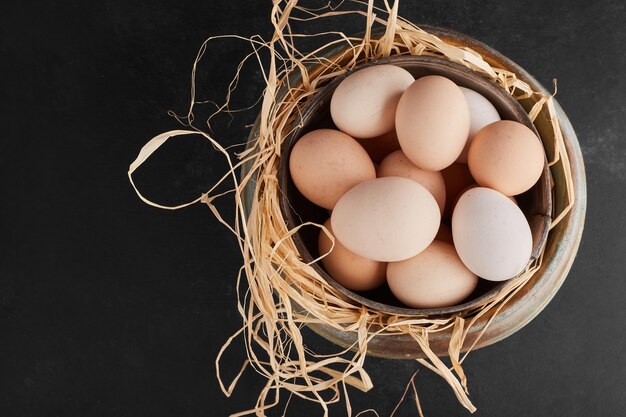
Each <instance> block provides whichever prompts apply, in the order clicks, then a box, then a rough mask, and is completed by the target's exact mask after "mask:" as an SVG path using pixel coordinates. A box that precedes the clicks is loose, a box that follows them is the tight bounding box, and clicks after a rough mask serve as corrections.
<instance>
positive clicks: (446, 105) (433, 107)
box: [396, 75, 470, 171]
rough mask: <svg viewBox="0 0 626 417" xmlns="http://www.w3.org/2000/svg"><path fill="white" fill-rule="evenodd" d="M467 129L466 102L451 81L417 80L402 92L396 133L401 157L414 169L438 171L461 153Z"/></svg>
mask: <svg viewBox="0 0 626 417" xmlns="http://www.w3.org/2000/svg"><path fill="white" fill-rule="evenodd" d="M469 128H470V113H469V107H468V106H467V100H465V96H464V95H463V92H462V91H461V89H460V88H459V87H458V86H457V85H456V84H455V83H454V82H452V81H450V80H449V79H447V78H445V77H441V76H438V75H429V76H426V77H422V78H419V79H418V80H416V81H415V82H414V83H413V84H411V85H410V86H409V88H407V89H406V91H405V92H404V94H402V97H401V98H400V101H399V102H398V109H397V110H396V133H397V134H398V140H399V141H400V146H401V147H402V151H403V152H404V154H405V155H406V156H407V157H408V158H409V159H410V160H411V161H412V162H413V163H414V164H415V165H417V166H418V167H420V168H422V169H426V170H429V171H441V170H442V169H444V168H445V167H447V166H449V165H450V164H452V163H453V162H454V161H455V160H456V159H457V158H458V157H459V155H460V154H461V151H462V150H463V147H464V146H465V142H466V141H467V136H468V133H469Z"/></svg>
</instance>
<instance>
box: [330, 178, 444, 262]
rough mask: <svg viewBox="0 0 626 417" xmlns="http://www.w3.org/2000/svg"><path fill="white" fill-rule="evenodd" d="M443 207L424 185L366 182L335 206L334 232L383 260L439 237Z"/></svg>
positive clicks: (420, 247) (401, 256) (354, 247)
mask: <svg viewBox="0 0 626 417" xmlns="http://www.w3.org/2000/svg"><path fill="white" fill-rule="evenodd" d="M439 221H440V215H439V206H437V202H436V201H435V198H434V197H433V196H432V195H431V194H430V193H429V192H428V190H426V188H424V187H423V186H421V185H420V184H418V183H417V182H415V181H412V180H409V179H407V178H401V177H385V178H377V179H375V180H371V181H366V182H363V183H361V184H359V185H357V186H356V187H354V188H353V189H351V190H350V191H348V192H347V193H346V194H345V195H344V196H343V197H341V199H339V201H338V202H337V205H336V206H335V209H334V210H333V213H332V215H331V224H332V228H333V231H334V233H335V236H336V237H337V239H339V241H340V242H341V243H342V244H343V245H344V246H345V247H346V248H348V249H349V250H350V251H352V252H354V253H356V254H358V255H361V256H364V257H366V258H369V259H374V260H377V261H381V262H389V261H401V260H403V259H407V258H410V257H412V256H415V255H417V254H418V253H419V252H421V251H422V250H424V249H425V248H426V247H427V246H428V245H429V244H430V243H431V242H432V241H433V239H434V238H435V235H436V234H437V229H438V228H439Z"/></svg>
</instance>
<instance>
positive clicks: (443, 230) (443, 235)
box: [435, 223, 454, 245]
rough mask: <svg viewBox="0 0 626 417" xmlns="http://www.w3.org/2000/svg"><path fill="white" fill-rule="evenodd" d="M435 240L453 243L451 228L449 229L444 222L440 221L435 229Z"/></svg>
mask: <svg viewBox="0 0 626 417" xmlns="http://www.w3.org/2000/svg"><path fill="white" fill-rule="evenodd" d="M435 240H439V241H441V242H446V243H449V244H451V245H453V244H454V240H453V239H452V229H450V228H449V227H448V226H446V225H445V224H444V223H441V224H440V225H439V230H438V231H437V235H436V236H435Z"/></svg>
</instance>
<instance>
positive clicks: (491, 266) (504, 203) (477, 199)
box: [452, 187, 533, 281]
mask: <svg viewBox="0 0 626 417" xmlns="http://www.w3.org/2000/svg"><path fill="white" fill-rule="evenodd" d="M452 236H453V238H454V246H455V247H456V250H457V252H458V254H459V257H460V258H461V260H462V261H463V263H464V264H465V266H467V267H468V268H469V270H470V271H472V272H473V273H475V274H476V275H478V276H479V277H482V278H485V279H487V280H490V281H504V280H507V279H510V278H513V277H514V276H516V275H517V274H519V273H520V272H522V271H523V270H524V268H525V267H526V265H527V264H528V261H529V259H530V255H531V253H532V244H533V240H532V233H531V230H530V226H529V225H528V222H527V221H526V218H525V217H524V213H522V211H521V210H520V209H519V207H517V206H516V205H515V204H514V203H513V202H512V201H511V200H509V199H508V198H507V197H506V196H505V195H503V194H501V193H499V192H498V191H495V190H492V189H490V188H484V187H478V188H472V189H470V190H469V191H466V192H465V193H464V194H463V195H462V196H461V198H460V199H459V202H458V203H457V205H456V208H455V209H454V213H453V215H452Z"/></svg>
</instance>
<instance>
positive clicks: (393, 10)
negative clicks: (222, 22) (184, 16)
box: [128, 0, 574, 416]
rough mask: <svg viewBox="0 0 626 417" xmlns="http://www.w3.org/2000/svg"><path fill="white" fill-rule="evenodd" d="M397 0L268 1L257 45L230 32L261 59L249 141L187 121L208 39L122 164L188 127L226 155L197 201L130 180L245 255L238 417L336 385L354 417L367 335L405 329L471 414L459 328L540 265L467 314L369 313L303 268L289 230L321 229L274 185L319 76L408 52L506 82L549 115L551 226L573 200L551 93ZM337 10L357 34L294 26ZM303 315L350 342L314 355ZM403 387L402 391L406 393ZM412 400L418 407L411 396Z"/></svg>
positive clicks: (533, 113) (325, 393) (496, 306)
mask: <svg viewBox="0 0 626 417" xmlns="http://www.w3.org/2000/svg"><path fill="white" fill-rule="evenodd" d="M398 5H399V2H398V1H396V2H395V3H394V4H393V5H390V4H388V3H387V1H385V3H384V5H383V8H377V7H375V6H374V1H373V0H369V2H361V1H358V0H357V1H350V2H344V4H342V5H341V6H342V7H341V8H333V7H330V6H326V7H324V8H321V9H315V10H312V9H307V8H304V7H302V6H301V5H298V1H297V0H285V1H280V0H274V7H273V9H272V12H271V23H272V25H273V27H274V34H273V36H272V38H271V39H270V40H268V41H265V40H263V39H261V38H260V37H257V36H255V37H252V38H249V39H248V38H241V37H239V36H231V37H232V38H239V39H245V40H246V41H248V42H250V45H252V52H251V53H250V55H248V57H247V58H246V59H248V58H252V59H258V62H259V65H260V67H261V70H262V73H263V77H264V79H265V82H266V87H265V90H264V92H263V95H262V97H261V112H260V116H259V118H258V120H257V122H258V128H259V133H258V137H256V140H255V141H254V142H253V143H251V144H249V146H248V147H247V148H246V150H245V151H244V152H241V153H239V154H236V155H234V154H231V153H230V152H229V150H228V149H227V148H225V147H224V146H222V145H221V144H220V142H219V141H218V140H217V139H215V138H213V137H212V136H211V134H210V133H208V132H209V130H208V129H206V127H204V128H201V127H197V126H196V125H195V124H194V118H193V109H194V105H195V104H196V103H195V73H196V69H197V66H198V64H199V62H200V61H201V59H202V57H203V55H204V54H205V52H206V49H207V45H208V43H209V42H210V41H211V40H213V39H215V38H209V39H207V41H205V43H204V44H203V45H202V47H201V49H200V51H199V53H198V56H197V59H196V62H195V63H194V66H193V71H192V88H191V104H190V108H189V112H188V114H187V115H186V116H185V117H177V119H178V120H179V122H181V123H182V124H183V125H185V128H184V129H181V130H174V131H170V132H165V133H163V134H161V135H159V136H157V137H155V138H153V139H152V140H150V141H149V142H148V143H147V144H146V145H145V146H144V147H143V148H142V149H141V151H140V153H139V156H138V157H137V159H136V160H135V161H134V162H133V163H132V164H131V166H130V168H129V171H128V176H129V179H130V181H131V184H133V187H135V185H134V183H133V178H132V174H133V172H134V171H135V170H136V169H137V168H138V167H139V166H141V164H142V163H143V162H145V161H146V160H147V159H148V158H149V157H150V155H151V154H152V153H153V152H155V151H156V150H157V149H158V148H159V146H161V145H162V144H163V143H164V142H166V141H167V140H168V139H170V138H172V137H175V136H180V135H189V134H194V135H200V136H203V137H204V138H206V139H207V140H209V141H210V142H211V143H212V144H213V146H214V148H215V149H216V150H217V151H218V152H220V153H221V154H223V156H224V158H225V159H226V161H227V162H228V165H229V170H228V172H226V173H225V174H224V176H223V177H222V178H221V179H220V181H218V183H217V184H215V186H214V187H213V188H211V189H210V190H208V191H207V192H206V193H204V194H202V195H201V196H199V197H198V198H197V199H196V200H194V201H192V202H189V203H186V204H181V205H178V206H163V205H159V204H157V203H154V202H152V201H150V200H148V199H147V198H145V197H143V196H142V195H141V193H140V192H139V191H138V190H137V188H136V187H135V190H136V191H137V194H138V195H139V196H140V198H141V199H142V200H143V201H144V202H146V203H147V204H150V205H153V206H156V207H160V208H165V209H178V208H182V207H185V206H188V205H190V204H194V203H198V202H201V203H204V204H206V205H207V206H208V207H209V208H210V209H211V211H212V212H213V214H214V215H215V216H216V218H217V219H218V220H219V221H220V222H221V223H223V224H224V225H225V226H226V227H227V228H228V229H229V230H230V231H231V232H232V233H233V234H235V236H236V237H237V241H238V244H239V247H240V249H241V253H242V256H243V266H242V267H241V269H240V273H239V275H238V276H237V295H238V299H237V308H238V311H239V313H240V315H241V319H242V326H241V329H240V330H239V331H237V332H236V333H235V334H234V335H232V336H231V337H230V338H229V339H228V340H227V341H226V342H225V344H224V346H223V347H222V349H221V350H220V352H219V355H218V357H217V359H216V370H217V377H218V380H219V383H220V386H221V388H222V390H223V392H224V394H225V395H227V396H230V395H231V393H232V392H233V390H234V388H235V386H236V384H237V382H238V380H239V378H240V376H241V375H242V374H243V373H244V370H245V369H246V368H247V367H249V366H250V367H252V368H253V369H254V370H255V371H256V372H258V373H259V374H261V375H263V376H264V377H265V378H266V379H267V383H266V385H265V387H264V388H263V389H262V390H261V392H260V393H259V397H258V399H257V402H256V404H255V405H254V406H253V407H252V408H251V409H250V410H246V411H242V412H241V413H238V414H237V415H245V414H256V415H259V416H262V415H265V411H266V410H267V409H269V408H271V407H274V406H276V405H277V404H279V402H280V401H281V398H282V399H285V398H286V397H288V398H291V396H292V395H296V396H298V397H301V398H305V399H308V400H311V401H314V402H317V403H319V404H320V406H321V407H322V409H323V410H324V415H328V405H329V404H331V403H334V402H338V401H340V399H341V397H342V393H343V398H344V402H345V405H346V409H347V411H348V415H351V413H352V410H351V405H350V401H349V397H348V390H347V386H348V385H349V386H352V387H355V388H357V389H359V390H362V391H367V390H369V389H370V388H372V386H373V382H372V381H371V379H370V377H369V376H368V374H367V371H366V369H365V359H366V354H367V352H368V342H369V341H370V340H371V339H372V338H373V337H375V336H382V337H384V336H385V335H397V334H405V335H410V336H411V337H412V338H413V339H414V340H415V347H416V349H421V350H422V351H423V352H424V354H425V358H424V359H420V360H419V362H420V363H421V364H422V365H423V366H425V367H427V368H429V369H431V370H432V371H434V372H435V373H437V374H438V375H440V376H441V377H442V378H444V379H445V380H446V381H447V382H448V384H449V385H450V386H451V388H452V389H453V390H454V393H455V395H456V397H457V398H458V400H459V402H460V403H461V404H462V405H463V406H464V407H466V408H467V409H468V410H470V411H472V412H473V411H474V410H475V409H476V408H475V407H474V405H473V404H472V403H471V401H470V399H469V397H468V389H467V380H466V377H465V374H464V373H463V368H462V366H461V364H462V363H463V360H464V359H465V357H466V356H467V354H468V353H469V351H471V350H472V348H473V346H474V345H471V346H469V348H468V347H467V346H466V347H464V349H463V350H464V351H465V353H464V355H463V356H462V355H461V348H462V347H463V344H464V340H465V337H466V335H467V331H468V329H469V328H470V327H471V325H472V323H474V321H475V320H477V319H478V318H479V317H480V316H482V315H484V314H486V313H487V312H491V313H494V312H495V314H497V313H498V312H499V311H500V310H501V309H502V308H503V306H505V305H506V303H507V301H508V300H509V299H510V298H511V297H512V296H513V295H514V294H515V293H516V292H517V291H518V290H519V289H521V288H522V287H523V286H524V285H525V284H526V283H527V282H528V281H529V279H530V278H531V277H532V275H533V274H534V273H535V272H536V271H537V270H538V269H539V267H540V265H541V261H542V257H539V259H537V261H536V262H534V263H533V264H532V265H530V266H529V267H528V269H527V270H526V271H525V272H524V273H523V274H522V275H521V276H519V277H518V278H516V279H513V280H511V281H510V282H509V283H508V284H507V286H506V287H505V289H504V290H503V291H500V292H499V293H498V295H497V296H496V297H495V298H493V299H491V300H488V301H487V302H485V303H484V304H483V305H481V306H479V307H478V308H475V309H473V310H470V311H465V312H463V313H461V314H455V315H452V316H450V317H443V318H441V317H440V318H429V317H414V316H401V315H390V314H388V313H383V312H380V311H376V310H373V309H370V308H366V307H364V306H362V305H357V304H355V303H353V302H351V301H349V300H346V299H345V298H344V297H343V296H342V295H341V294H339V293H338V292H337V291H336V290H335V289H333V288H332V287H331V286H330V285H328V284H327V283H326V282H325V281H324V280H323V279H322V278H321V277H320V276H319V275H318V274H317V273H316V272H315V271H314V270H313V268H312V267H311V265H309V264H307V263H304V262H303V261H302V260H301V257H300V256H299V254H298V251H297V250H296V247H295V245H294V242H293V240H292V236H293V234H294V233H296V232H297V230H298V229H299V228H301V227H318V228H322V229H323V226H322V225H319V224H313V223H305V224H303V225H300V226H298V227H297V228H296V229H292V230H288V228H287V226H286V224H285V221H284V219H283V217H282V215H281V211H280V190H279V188H278V181H277V172H278V166H279V160H280V158H281V144H282V142H283V140H284V139H285V138H286V137H287V136H288V135H289V133H290V131H291V130H292V129H293V128H294V124H295V123H296V120H297V119H298V116H299V114H300V111H301V109H302V107H303V106H304V105H305V104H306V103H307V101H308V100H310V99H311V97H313V96H314V95H315V93H316V92H317V91H318V90H319V89H320V88H321V87H322V86H323V85H324V84H325V83H326V82H327V81H328V80H330V79H332V78H334V77H336V76H338V75H340V74H343V73H345V72H346V71H349V70H350V69H351V68H353V67H354V66H356V65H358V64H360V63H363V62H367V61H370V60H373V59H377V58H383V57H389V56H392V55H406V54H411V55H431V56H437V57H441V58H445V59H449V60H450V61H454V62H456V63H460V64H462V65H464V66H466V67H467V68H470V69H472V70H474V71H477V72H479V73H481V74H482V75H484V76H486V77H488V78H490V79H491V80H493V81H494V82H495V83H497V84H499V85H500V86H502V87H504V88H505V89H506V90H507V91H508V92H509V93H510V94H511V95H512V96H514V97H515V98H516V99H518V100H523V99H531V100H533V101H534V102H535V104H534V106H533V107H532V109H531V110H530V111H529V116H530V118H531V120H535V118H536V117H537V116H538V115H539V114H540V113H545V114H546V115H547V116H548V118H549V119H550V120H551V126H552V132H551V134H550V135H543V137H542V140H543V142H544V145H545V147H546V153H547V154H548V155H551V156H553V158H552V160H551V161H550V162H549V165H550V167H551V169H552V170H553V171H554V170H560V171H562V172H563V175H564V177H565V180H566V181H565V188H566V192H567V194H568V200H569V205H567V206H566V207H565V208H564V209H563V210H561V211H560V212H556V213H553V216H552V218H553V219H554V220H553V225H552V226H554V225H556V224H557V223H558V222H559V221H561V219H563V217H564V216H566V215H567V213H568V212H569V210H570V208H571V206H572V204H573V202H574V191H573V185H572V178H571V173H570V169H569V161H568V159H567V152H566V150H565V144H564V142H563V137H562V135H561V131H560V128H559V123H558V118H557V115H556V111H555V108H554V104H553V101H552V96H551V95H549V96H546V95H544V94H543V93H541V92H538V91H532V89H531V88H530V87H529V86H528V85H527V84H526V83H524V82H522V81H521V80H519V79H518V78H517V77H516V75H515V74H514V73H511V72H509V71H506V70H504V69H501V68H495V67H492V66H491V65H490V64H489V63H488V62H486V61H485V60H483V58H482V57H481V56H480V55H479V54H478V53H476V52H475V51H473V50H471V49H469V48H464V47H458V46H454V45H451V44H448V43H446V42H444V41H442V40H441V39H439V38H437V37H436V36H434V35H432V34H430V33H428V32H426V31H424V30H422V29H420V28H419V27H417V26H415V25H414V24H412V23H410V22H408V21H406V20H404V19H402V18H401V17H399V16H398ZM337 16H342V17H348V18H351V19H355V18H357V17H358V18H360V19H362V21H363V24H364V26H363V30H364V35H363V36H358V37H354V36H347V35H345V34H343V33H342V32H341V31H340V30H338V31H336V32H324V33H308V34H304V33H296V32H294V31H292V26H293V24H294V23H298V24H299V25H303V22H309V23H308V26H310V27H315V21H317V20H319V19H326V18H330V17H333V18H335V17H337ZM305 26H306V24H305ZM377 29H378V30H380V31H382V32H381V33H383V35H382V36H378V37H374V36H372V33H373V31H376V30H377ZM319 36H325V38H324V39H326V37H327V38H331V39H332V40H330V41H328V42H327V43H326V44H324V45H323V46H321V47H319V48H316V49H314V50H309V51H302V50H300V49H299V46H300V43H306V42H303V41H305V40H306V39H307V38H311V37H313V38H315V37H319ZM338 46H342V47H344V48H343V52H342V53H340V54H338V55H335V56H333V57H332V58H328V57H326V56H323V53H324V51H328V49H329V48H335V47H338ZM261 53H265V54H268V55H269V57H270V59H269V65H265V66H264V65H263V64H262V59H261V57H260V54H261ZM239 68H241V64H240V67H239ZM238 74H239V71H237V75H236V76H235V78H234V80H233V83H232V84H231V88H230V89H229V96H228V97H227V100H226V103H225V104H224V105H223V106H221V107H220V108H219V109H218V111H228V101H229V98H230V92H231V90H232V89H234V86H235V85H236V83H237V81H238ZM294 79H299V80H300V81H299V82H298V83H296V84H293V85H292V84H291V82H290V80H294ZM242 167H245V169H244V175H242V176H241V178H240V177H239V173H240V172H241V168H242ZM229 181H232V184H233V187H232V189H231V191H229V192H227V193H220V194H216V193H215V192H214V190H216V189H217V187H218V186H219V185H220V184H222V183H224V182H229ZM247 187H251V188H252V189H253V199H252V201H253V202H252V205H251V207H249V209H248V208H246V207H245V204H244V190H246V188H247ZM225 195H230V196H234V207H233V208H234V210H235V221H234V223H232V224H231V223H228V222H227V221H225V220H224V218H223V217H222V216H221V215H220V213H219V212H218V211H217V209H216V207H215V206H214V204H213V202H214V201H215V199H216V198H219V197H222V196H225ZM325 231H326V230H325ZM326 232H327V231H326ZM318 260H319V259H318ZM318 260H316V261H318ZM495 314H494V315H493V316H492V318H493V317H495ZM311 323H315V324H323V325H327V326H331V327H333V328H336V329H339V330H342V331H346V332H354V333H355V334H356V335H357V340H358V341H357V343H355V345H354V346H352V347H351V348H350V349H346V350H342V351H338V352H336V353H335V354H333V355H319V354H316V353H315V352H312V351H311V350H309V349H307V348H306V347H305V343H304V340H303V334H302V328H303V326H306V325H307V324H311ZM445 329H452V337H451V339H450V345H449V349H448V353H449V361H450V362H449V364H447V363H445V362H444V361H443V360H442V359H441V358H439V357H437V356H436V355H435V354H434V353H433V352H432V350H431V349H430V348H429V344H428V340H429V334H432V333H434V332H438V331H442V330H445ZM483 331H484V329H483ZM240 341H243V343H244V344H245V347H246V352H247V359H246V360H245V361H244V363H243V366H242V368H241V369H240V371H239V372H238V374H237V375H236V377H235V378H234V379H233V380H232V381H231V382H230V383H229V384H225V383H224V381H223V379H222V376H221V372H220V358H221V356H222V354H223V353H224V351H225V350H226V349H227V348H228V346H229V345H230V344H231V343H240ZM474 344H475V342H474ZM408 386H412V388H413V390H415V385H414V384H413V382H412V380H411V381H410V382H409V385H407V389H408ZM406 392H407V391H406V390H405V394H406ZM329 393H330V395H329ZM281 394H287V396H286V397H285V396H284V395H281ZM416 394H417V393H416ZM399 395H400V393H399ZM416 397H417V395H416ZM287 401H288V400H287ZM417 408H418V411H419V413H420V414H421V410H420V407H419V402H417Z"/></svg>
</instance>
